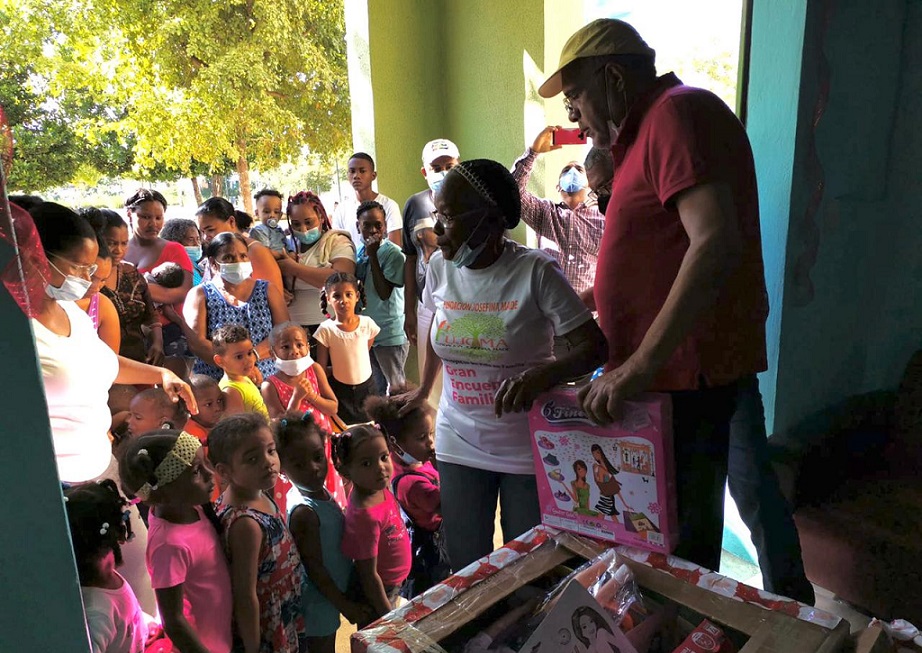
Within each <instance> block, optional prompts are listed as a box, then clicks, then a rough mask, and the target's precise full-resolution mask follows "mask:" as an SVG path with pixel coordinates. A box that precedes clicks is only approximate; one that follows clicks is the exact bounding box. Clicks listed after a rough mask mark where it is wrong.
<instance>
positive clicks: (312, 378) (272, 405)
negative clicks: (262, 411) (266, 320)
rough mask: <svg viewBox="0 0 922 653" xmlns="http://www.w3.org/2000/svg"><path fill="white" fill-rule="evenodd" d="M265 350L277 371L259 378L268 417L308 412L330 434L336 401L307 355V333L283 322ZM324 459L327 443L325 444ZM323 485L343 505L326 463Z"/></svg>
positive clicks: (340, 485) (343, 498)
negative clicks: (263, 378)
mask: <svg viewBox="0 0 922 653" xmlns="http://www.w3.org/2000/svg"><path fill="white" fill-rule="evenodd" d="M269 351H270V352H272V355H273V356H275V366H276V368H277V370H278V371H277V372H276V373H275V374H273V375H272V376H270V377H269V378H268V379H266V380H265V381H263V384H262V388H261V392H262V396H263V401H265V402H266V408H268V409H269V416H270V417H271V418H272V419H278V418H280V417H282V416H283V415H284V414H285V413H287V412H289V411H291V412H296V413H310V414H311V416H312V417H313V418H314V422H315V423H316V424H317V426H318V427H319V428H320V430H321V431H324V432H325V433H332V432H333V428H332V424H331V423H330V418H331V417H332V416H333V415H336V411H337V410H338V408H339V402H338V401H337V399H336V395H334V394H333V390H332V388H330V384H329V382H328V381H327V375H326V372H324V371H323V368H322V367H320V365H319V364H317V363H316V362H314V359H313V358H311V355H310V345H309V344H308V339H307V332H306V331H305V330H304V329H303V328H302V327H301V326H300V325H298V324H296V323H294V322H283V323H282V324H279V325H278V326H276V327H275V328H274V329H272V332H271V333H270V334H269ZM325 447H326V455H327V462H328V463H332V460H331V458H330V442H329V440H327V442H326V444H325ZM324 487H326V489H327V490H328V491H329V492H330V494H331V495H332V496H333V499H334V500H335V501H336V503H338V504H339V506H340V507H341V508H345V506H346V493H345V492H344V491H343V482H342V479H340V477H339V474H337V473H336V470H335V469H334V468H333V465H332V464H329V465H328V471H327V478H326V481H325V483H324Z"/></svg>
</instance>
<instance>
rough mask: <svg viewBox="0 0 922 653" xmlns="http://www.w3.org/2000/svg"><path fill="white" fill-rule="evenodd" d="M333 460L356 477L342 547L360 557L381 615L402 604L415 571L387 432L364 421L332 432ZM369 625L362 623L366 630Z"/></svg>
mask: <svg viewBox="0 0 922 653" xmlns="http://www.w3.org/2000/svg"><path fill="white" fill-rule="evenodd" d="M333 463H334V464H335V465H336V469H337V470H338V471H339V473H340V474H342V475H343V476H344V477H345V478H347V479H349V480H350V481H352V493H351V494H350V495H349V505H348V507H347V508H346V521H345V527H344V529H343V541H342V551H343V555H345V556H346V557H347V558H352V559H353V560H355V569H356V572H357V575H358V578H359V581H360V583H361V586H362V590H363V592H364V595H365V597H366V599H367V600H368V602H369V607H370V608H371V611H372V612H373V618H374V619H377V618H379V617H381V616H382V615H384V614H387V613H388V612H390V611H391V610H392V609H393V608H394V607H395V606H396V603H397V597H398V595H399V593H400V587H401V586H402V585H403V582H404V581H405V580H406V579H407V576H408V575H409V574H410V565H411V563H412V554H411V552H410V536H409V534H408V533H407V528H406V526H405V525H404V523H403V519H401V517H400V507H399V506H398V505H397V501H396V499H394V495H393V494H391V491H390V490H389V489H388V485H390V481H391V475H392V474H393V471H394V468H393V466H392V465H391V454H390V451H389V450H388V447H387V441H386V440H385V438H384V434H383V433H382V432H381V431H379V430H378V429H376V428H374V427H373V426H369V425H367V424H359V425H357V426H353V427H352V428H350V429H349V430H347V431H344V432H343V433H340V434H339V435H334V436H333ZM365 625H367V624H358V626H359V627H360V628H363V627H364V626H365Z"/></svg>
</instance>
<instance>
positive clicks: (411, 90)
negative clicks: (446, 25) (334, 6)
mask: <svg viewBox="0 0 922 653" xmlns="http://www.w3.org/2000/svg"><path fill="white" fill-rule="evenodd" d="M443 13H444V11H443V3H441V2H431V1H428V0H383V1H382V0H375V1H374V2H369V3H368V24H369V44H370V46H371V59H372V61H371V82H372V90H373V92H374V122H375V124H374V134H375V151H376V159H377V166H378V190H379V192H381V193H384V194H385V195H387V196H388V197H390V198H392V199H393V200H394V201H396V202H397V203H398V204H399V205H400V208H401V209H403V204H404V202H406V200H407V198H408V197H409V196H410V195H412V194H414V193H417V192H419V191H421V190H423V189H424V188H426V181H425V180H424V179H423V178H422V177H421V176H420V174H419V169H420V167H421V165H422V163H421V161H420V154H421V153H422V150H423V145H425V144H426V143H427V142H428V141H430V140H432V139H434V138H440V137H443V136H446V137H448V138H451V137H450V136H449V135H448V133H447V129H448V125H447V121H446V118H445V114H446V98H445V92H444V89H445V75H444V73H443V68H444V58H445V51H446V46H445V44H444V43H443V39H442V29H443V21H442V15H443Z"/></svg>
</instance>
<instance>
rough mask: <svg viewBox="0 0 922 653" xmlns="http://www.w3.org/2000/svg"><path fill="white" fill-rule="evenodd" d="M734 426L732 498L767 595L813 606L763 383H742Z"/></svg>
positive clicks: (752, 379)
mask: <svg viewBox="0 0 922 653" xmlns="http://www.w3.org/2000/svg"><path fill="white" fill-rule="evenodd" d="M738 385H739V391H738V393H737V405H736V412H735V413H734V414H733V418H732V420H731V422H730V460H729V478H728V485H729V487H730V496H732V497H733V500H734V501H735V502H736V507H737V509H738V510H739V513H740V517H742V519H743V522H744V523H745V524H746V526H747V527H748V528H749V531H750V532H751V534H752V543H753V545H754V546H755V548H756V552H757V553H758V557H759V567H760V568H761V570H762V583H763V586H764V588H765V589H766V590H768V591H769V592H773V593H775V594H780V595H782V596H787V597H790V598H792V599H796V600H798V601H801V602H803V603H808V604H810V605H813V603H814V601H815V599H816V597H815V595H814V592H813V586H812V585H811V584H810V581H808V580H807V577H806V575H805V574H804V563H803V558H802V556H801V551H800V539H799V538H798V535H797V527H796V526H795V525H794V519H793V517H792V516H791V508H790V506H789V505H788V502H787V500H786V499H785V498H784V496H783V495H782V494H781V488H780V487H779V485H778V477H777V475H776V474H775V470H774V469H773V468H772V466H771V463H770V461H769V455H768V445H767V439H766V435H765V409H764V407H763V405H762V394H761V393H760V392H759V379H758V377H756V376H751V377H748V378H746V379H743V380H741V381H740V382H739V384H738Z"/></svg>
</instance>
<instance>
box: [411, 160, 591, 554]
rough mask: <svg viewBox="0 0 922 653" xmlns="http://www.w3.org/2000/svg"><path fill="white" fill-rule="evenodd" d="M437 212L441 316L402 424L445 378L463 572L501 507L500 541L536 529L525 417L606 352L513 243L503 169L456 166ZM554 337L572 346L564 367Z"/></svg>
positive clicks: (448, 528)
mask: <svg viewBox="0 0 922 653" xmlns="http://www.w3.org/2000/svg"><path fill="white" fill-rule="evenodd" d="M435 206H436V212H435V216H434V217H435V219H436V224H435V227H434V230H435V234H436V242H437V244H438V246H439V250H440V251H438V252H436V253H435V254H433V255H432V257H431V258H430V260H429V270H428V274H427V277H426V287H425V290H424V292H423V304H424V305H425V306H426V307H427V308H429V309H430V310H432V311H433V312H434V314H435V316H434V318H433V322H432V325H431V327H430V329H429V330H428V332H427V333H428V334H429V337H428V338H427V339H426V343H425V346H426V347H427V352H428V353H427V358H426V366H425V369H424V370H423V378H422V381H421V384H420V387H419V389H418V390H416V391H414V392H413V393H410V396H409V397H408V406H409V408H408V409H405V410H404V412H408V411H409V410H411V409H412V407H414V406H417V405H421V404H422V402H424V401H426V398H427V397H428V396H429V393H430V391H431V390H432V387H433V385H434V383H435V379H436V376H437V375H438V373H439V371H440V369H441V371H442V379H443V389H442V395H441V398H440V401H439V413H438V419H437V420H436V427H435V452H436V460H437V461H438V467H439V474H440V477H441V478H440V480H441V500H442V518H443V524H444V528H445V535H446V540H447V543H448V554H449V558H450V559H451V562H452V567H453V568H455V569H460V568H462V567H464V566H465V565H467V564H469V563H471V562H473V561H474V560H476V559H478V558H480V557H481V556H483V555H486V554H487V553H489V552H490V551H491V550H492V548H493V524H494V521H495V515H496V507H497V500H498V501H499V503H500V507H501V510H500V514H501V524H502V528H503V539H504V540H505V541H508V540H510V539H512V538H515V537H517V536H518V535H521V534H522V533H523V532H525V531H526V530H528V529H529V528H531V527H532V526H535V525H537V524H538V523H539V521H540V514H539V508H538V491H537V485H536V481H535V469H534V461H533V459H532V453H531V446H530V439H531V438H530V432H529V428H528V419H527V415H526V413H525V411H527V410H528V408H530V407H531V404H532V402H533V401H534V399H535V397H537V396H538V395H539V394H540V393H542V392H544V391H545V390H548V389H550V388H551V387H552V386H554V385H555V384H558V383H561V382H564V381H566V380H568V379H573V378H576V377H580V376H582V375H585V374H588V373H589V372H591V371H592V370H593V369H595V368H596V367H598V366H599V365H600V364H601V363H602V362H603V361H604V360H605V357H606V356H607V348H606V346H605V338H604V337H603V336H602V333H601V331H600V330H599V327H598V326H597V325H596V323H595V322H594V321H593V319H592V315H591V313H590V312H589V311H588V309H587V308H586V307H585V306H584V305H583V303H582V302H581V301H580V299H579V297H578V296H577V295H576V292H575V291H574V290H573V288H572V287H571V286H570V284H569V283H568V282H567V280H566V278H565V277H564V275H563V272H562V271H561V269H560V266H559V265H558V264H557V262H556V261H554V260H553V259H552V258H551V257H549V256H548V255H546V254H545V253H543V252H540V251H537V250H533V249H529V248H527V247H523V246H522V245H519V244H518V243H516V242H513V241H512V240H509V239H507V238H506V235H505V234H506V230H507V229H512V228H514V227H515V226H516V225H517V224H518V223H519V219H520V216H521V210H522V207H521V199H520V196H519V190H518V186H517V185H516V182H515V180H514V179H513V178H512V175H511V174H510V173H509V171H508V170H506V168H505V167H504V166H503V165H502V164H500V163H497V162H496V161H490V160H487V159H477V160H471V161H463V162H461V163H459V164H458V165H457V166H455V167H454V168H452V169H451V171H449V173H448V174H447V175H446V177H445V180H444V182H443V183H442V186H441V188H440V189H439V192H438V193H437V194H436V197H435ZM421 335H422V332H421ZM555 336H559V337H563V338H565V339H566V340H567V342H568V345H569V347H568V351H567V352H566V353H565V354H564V355H563V356H561V357H560V358H557V359H555V358H554V354H553V348H554V337H555ZM420 344H421V346H423V338H422V337H420Z"/></svg>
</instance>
